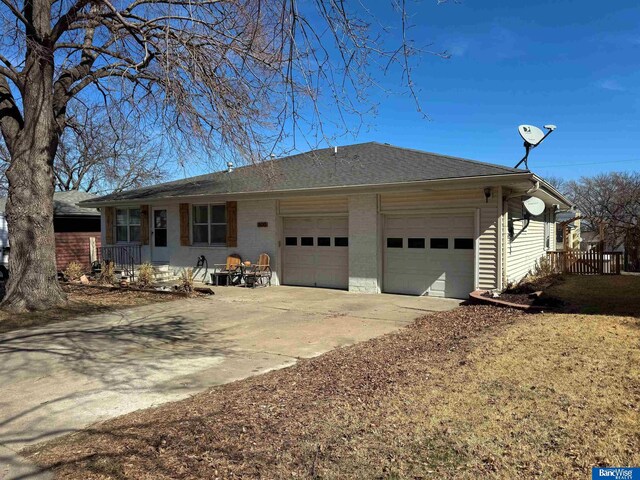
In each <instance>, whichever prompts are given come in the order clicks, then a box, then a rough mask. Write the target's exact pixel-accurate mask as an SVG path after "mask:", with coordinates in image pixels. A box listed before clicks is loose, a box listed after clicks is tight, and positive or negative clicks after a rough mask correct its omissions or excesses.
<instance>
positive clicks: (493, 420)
mask: <svg viewBox="0 0 640 480" xmlns="http://www.w3.org/2000/svg"><path fill="white" fill-rule="evenodd" d="M571 281H572V280H569V282H571ZM632 281H635V280H632ZM567 285H570V283H569V284H565V285H564V286H558V287H557V288H558V289H560V288H565V289H569V286H567ZM625 285H626V284H625ZM569 290H572V289H569ZM614 290H615V289H614ZM639 294H640V293H636V295H639ZM635 301H636V302H637V301H638V300H637V299H636V300H635ZM639 345H640V321H639V320H638V319H637V318H632V317H624V316H620V315H616V316H613V315H612V316H605V315H578V314H542V315H527V314H524V313H521V312H517V311H513V310H506V309H499V308H494V307H489V306H469V307H461V308H458V309H456V310H454V311H451V312H444V313H436V314H432V315H428V316H426V317H423V318H421V319H419V320H417V321H416V322H415V323H414V324H412V325H411V326H409V327H406V328H404V329H402V330H401V331H399V332H398V333H394V334H390V335H386V336H384V337H380V338H377V339H373V340H370V341H368V342H364V343H361V344H358V345H355V346H352V347H347V348H342V349H337V350H334V351H332V352H329V353H327V354H325V355H322V356H320V357H317V358H315V359H311V360H303V361H300V362H299V363H298V364H296V365H295V366H293V367H290V368H287V369H283V370H278V371H274V372H270V373H268V374H265V375H260V376H257V377H253V378H249V379H246V380H242V381H239V382H235V383H232V384H228V385H223V386H220V387H216V388H213V389H211V390H209V391H206V392H203V393H201V394H199V395H197V396H195V397H193V398H190V399H188V400H184V401H181V402H176V403H171V404H166V405H163V406H160V407H158V408H155V409H150V410H144V411H140V412H134V413H132V414H129V415H126V416H123V417H119V418H116V419H114V420H111V421H108V422H104V423H101V424H98V425H96V426H94V427H93V428H91V429H89V430H87V431H84V432H80V433H78V434H74V435H71V436H68V437H64V438H61V439H58V440H56V441H54V442H52V443H49V444H45V445H39V446H36V447H33V448H32V449H31V450H30V451H29V452H27V453H28V454H29V455H30V458H31V459H32V460H34V461H36V462H38V463H40V464H41V465H44V466H48V467H50V468H52V469H53V470H54V471H55V472H56V474H57V477H58V478H69V479H92V478H100V479H102V478H114V479H122V478H131V479H169V478H185V479H186V478H194V479H195V478H206V479H213V478H322V479H338V478H451V479H453V478H478V477H480V478H486V477H489V478H504V479H513V478H531V477H534V476H541V477H543V478H590V468H591V467H592V466H595V465H613V466H628V465H640V430H639V429H638V425H640V369H639V368H638V365H640V349H639V348H638V346H639Z"/></svg>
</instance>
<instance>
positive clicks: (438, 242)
mask: <svg viewBox="0 0 640 480" xmlns="http://www.w3.org/2000/svg"><path fill="white" fill-rule="evenodd" d="M430 246H431V248H442V249H446V248H449V239H448V238H432V239H431V241H430Z"/></svg>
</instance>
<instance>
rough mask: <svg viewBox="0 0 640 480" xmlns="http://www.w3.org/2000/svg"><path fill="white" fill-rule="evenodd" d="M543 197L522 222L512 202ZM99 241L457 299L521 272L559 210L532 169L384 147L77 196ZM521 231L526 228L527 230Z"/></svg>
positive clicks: (183, 263)
mask: <svg viewBox="0 0 640 480" xmlns="http://www.w3.org/2000/svg"><path fill="white" fill-rule="evenodd" d="M529 195H534V196H536V197H538V198H540V199H542V200H543V201H544V203H545V204H546V209H545V212H544V213H543V214H542V215H540V216H539V217H534V218H527V215H526V214H525V210H524V208H523V204H522V200H523V199H526V198H528V196H529ZM82 205H86V206H90V207H98V208H100V209H101V211H102V222H103V228H102V231H103V245H117V246H122V247H125V248H130V249H131V250H132V251H134V250H136V249H140V251H141V257H142V259H143V260H150V261H152V262H154V263H156V264H165V265H169V266H170V268H172V269H173V270H174V271H176V272H177V271H179V270H180V269H182V268H185V267H192V266H194V265H195V263H196V260H197V258H198V257H199V256H200V255H204V256H205V257H206V259H207V260H208V263H209V265H212V264H214V263H217V264H219V263H224V261H225V258H226V257H227V255H229V254H232V253H239V254H240V255H241V256H242V257H243V259H247V260H251V261H255V260H256V259H257V258H258V255H259V254H260V253H262V252H266V253H268V254H269V255H270V256H271V264H272V267H273V270H274V277H275V278H274V281H275V282H274V283H275V284H278V283H279V284H287V285H303V286H316V287H329V288H340V289H348V290H349V291H353V292H366V293H379V292H392V293H405V294H410V295H433V296H440V297H455V298H466V297H467V296H468V293H469V292H470V291H472V290H474V289H476V288H482V289H501V288H503V287H504V286H505V285H506V283H507V282H512V281H517V280H519V279H521V278H522V277H523V276H525V275H526V274H527V272H529V271H530V270H531V269H532V268H533V266H534V265H535V263H536V261H538V259H539V258H540V257H541V256H543V255H544V254H545V252H546V251H547V250H549V247H550V245H551V242H552V239H554V238H555V225H554V222H553V217H554V215H553V213H554V212H555V210H556V209H557V208H558V207H560V208H561V209H566V208H568V207H570V204H569V202H568V200H566V199H565V198H564V197H562V195H561V194H560V193H558V192H557V191H556V190H555V189H554V188H553V187H551V186H550V185H549V184H547V183H545V182H544V181H543V180H542V179H541V178H539V177H537V176H536V175H535V174H533V173H531V172H529V171H526V170H518V169H514V168H508V167H503V166H499V165H492V164H488V163H482V162H476V161H472V160H464V159H461V158H455V157H449V156H446V155H437V154H433V153H426V152H421V151H417V150H412V149H407V148H399V147H394V146H391V145H388V144H380V143H365V144H358V145H350V146H344V147H339V148H337V149H335V150H334V148H327V149H321V150H315V151H312V152H308V153H304V154H299V155H294V156H290V157H286V158H282V159H279V160H272V161H268V162H265V163H263V164H260V165H256V166H247V167H241V168H237V169H230V170H229V171H222V172H216V173H212V174H208V175H202V176H198V177H193V178H188V179H186V180H179V181H175V182H170V183H165V184H161V185H156V186H150V187H145V188H140V189H137V190H132V191H128V192H121V193H116V194H112V195H107V196H104V197H100V198H95V199H92V200H89V201H85V202H82ZM525 227H526V228H525Z"/></svg>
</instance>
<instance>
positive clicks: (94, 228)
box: [0, 190, 101, 271]
mask: <svg viewBox="0 0 640 480" xmlns="http://www.w3.org/2000/svg"><path fill="white" fill-rule="evenodd" d="M92 198H95V195H93V194H91V193H87V192H80V191H78V190H70V191H67V192H56V193H54V194H53V230H54V232H55V236H56V264H57V268H58V270H59V271H60V270H64V269H65V268H66V267H67V265H68V264H69V262H71V261H76V262H79V263H81V264H82V265H84V266H85V267H86V268H88V267H89V266H90V264H91V255H92V253H91V250H92V248H93V246H94V245H95V252H94V254H95V253H96V252H97V251H98V249H99V248H100V241H101V233H100V211H99V210H97V209H96V208H92V207H85V206H79V205H78V204H79V203H80V202H81V201H83V200H90V199H92ZM6 203H7V199H6V198H0V248H1V249H2V250H1V251H2V252H3V256H2V263H3V264H5V265H7V266H8V260H9V253H10V248H9V237H8V228H7V222H6V220H5V217H4V212H5V205H6ZM92 238H93V240H91V239H92Z"/></svg>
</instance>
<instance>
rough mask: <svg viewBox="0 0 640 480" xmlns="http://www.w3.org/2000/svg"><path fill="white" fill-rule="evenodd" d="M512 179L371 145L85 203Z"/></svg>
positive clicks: (459, 162) (499, 170)
mask: <svg viewBox="0 0 640 480" xmlns="http://www.w3.org/2000/svg"><path fill="white" fill-rule="evenodd" d="M518 173H528V172H527V170H520V169H515V168H509V167H504V166H501V165H493V164H490V163H483V162H477V161H474V160H467V159H463V158H456V157H450V156H448V155H439V154H435V153H428V152H422V151H419V150H412V149H408V148H400V147H395V146H392V145H389V144H382V143H377V142H371V143H361V144H356V145H348V146H343V147H339V148H338V151H337V153H334V149H333V148H324V149H320V150H313V151H310V152H306V153H301V154H297V155H292V156H289V157H284V158H281V159H277V160H270V161H267V162H264V163H261V164H259V165H251V166H246V167H240V168H237V169H234V170H233V171H231V172H226V171H223V172H216V173H210V174H207V175H201V176H197V177H192V178H187V179H184V180H177V181H174V182H169V183H163V184H159V185H154V186H150V187H144V188H139V189H136V190H130V191H127V192H118V193H113V194H111V195H106V196H103V197H99V198H96V199H93V200H91V201H90V202H88V203H91V204H94V203H108V202H110V201H115V202H119V201H129V200H131V201H138V200H142V201H144V200H152V199H160V198H178V197H184V196H198V195H216V194H232V193H233V194H236V193H255V192H281V191H288V190H305V189H315V188H330V187H345V186H362V185H383V184H393V183H405V182H417V181H426V180H441V179H454V178H465V177H483V176H495V175H509V174H518Z"/></svg>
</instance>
